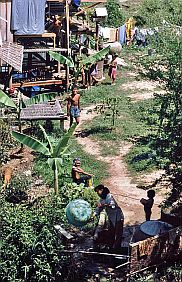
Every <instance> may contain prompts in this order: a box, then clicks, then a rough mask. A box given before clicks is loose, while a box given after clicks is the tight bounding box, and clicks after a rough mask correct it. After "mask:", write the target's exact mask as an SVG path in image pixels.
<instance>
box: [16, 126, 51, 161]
mask: <svg viewBox="0 0 182 282" xmlns="http://www.w3.org/2000/svg"><path fill="white" fill-rule="evenodd" d="M12 136H13V137H14V138H15V139H16V140H17V141H19V142H20V143H22V144H24V145H26V146H27V147H29V148H31V149H32V150H34V151H36V152H38V153H42V154H44V155H46V156H50V155H51V152H50V151H49V149H48V148H47V147H46V146H45V145H44V144H43V143H41V142H40V141H39V140H37V139H35V138H32V137H30V136H28V135H25V134H23V133H19V132H17V131H12Z"/></svg>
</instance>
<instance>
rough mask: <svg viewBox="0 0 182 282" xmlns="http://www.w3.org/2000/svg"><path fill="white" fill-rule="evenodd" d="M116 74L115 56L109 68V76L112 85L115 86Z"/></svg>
mask: <svg viewBox="0 0 182 282" xmlns="http://www.w3.org/2000/svg"><path fill="white" fill-rule="evenodd" d="M116 73H117V55H114V57H113V60H112V62H111V64H110V67H109V76H110V78H111V79H112V84H113V85H115V81H116Z"/></svg>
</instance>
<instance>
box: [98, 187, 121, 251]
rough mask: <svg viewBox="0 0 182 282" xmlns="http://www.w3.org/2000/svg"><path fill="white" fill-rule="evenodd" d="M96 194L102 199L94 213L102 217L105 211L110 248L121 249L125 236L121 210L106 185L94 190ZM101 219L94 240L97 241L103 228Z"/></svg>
mask: <svg viewBox="0 0 182 282" xmlns="http://www.w3.org/2000/svg"><path fill="white" fill-rule="evenodd" d="M94 190H95V192H96V193H97V194H98V196H99V197H100V201H99V203H98V206H97V208H96V209H95V211H94V215H95V216H98V215H100V216H102V218H103V211H105V215H107V218H108V221H109V233H110V239H111V240H110V243H109V247H111V248H112V249H116V250H117V249H119V248H120V247H121V241H122V234H123V224H124V215H123V212H122V210H121V208H120V207H119V206H118V204H117V203H116V201H115V199H114V197H113V196H112V194H111V193H110V191H109V189H108V188H107V187H105V186H104V185H102V184H100V185H98V186H96V187H95V188H94ZM102 218H100V219H99V223H98V226H97V228H96V231H95V234H94V240H95V241H97V239H98V236H99V232H100V231H101V230H102V228H103V220H102Z"/></svg>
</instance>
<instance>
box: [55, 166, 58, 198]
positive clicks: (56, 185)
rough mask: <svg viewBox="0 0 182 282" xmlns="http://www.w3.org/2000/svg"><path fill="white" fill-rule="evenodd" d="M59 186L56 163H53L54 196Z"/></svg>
mask: <svg viewBox="0 0 182 282" xmlns="http://www.w3.org/2000/svg"><path fill="white" fill-rule="evenodd" d="M58 188H59V185H58V167H57V164H56V162H55V163H54V192H55V194H56V195H58V194H59V189H58Z"/></svg>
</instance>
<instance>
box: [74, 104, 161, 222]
mask: <svg viewBox="0 0 182 282" xmlns="http://www.w3.org/2000/svg"><path fill="white" fill-rule="evenodd" d="M93 108H94V106H91V107H89V108H85V109H83V110H82V112H81V123H80V125H79V127H78V128H77V130H78V131H80V130H81V129H82V128H83V125H84V122H85V121H88V120H91V119H92V118H94V116H95V113H93V112H91V111H90V110H91V109H93ZM77 141H78V143H79V144H80V145H82V147H83V149H84V150H85V151H86V152H87V153H89V154H91V155H94V156H95V158H96V159H97V160H100V161H103V162H106V163H107V167H108V170H109V173H110V177H109V178H108V179H105V180H104V182H103V183H104V185H106V186H107V187H108V188H109V189H110V190H111V192H112V194H113V195H114V197H115V199H116V200H117V202H118V203H119V205H120V206H121V208H122V210H123V212H124V215H125V224H128V225H133V224H137V223H141V222H143V221H145V217H144V211H143V207H142V205H141V204H140V199H141V198H142V197H146V191H144V190H143V189H140V188H138V187H137V185H136V183H132V178H131V177H130V176H129V173H128V171H127V167H126V165H125V163H124V160H123V157H124V155H125V154H127V152H128V151H129V150H130V148H131V144H130V143H124V142H122V143H121V144H120V148H119V151H120V153H119V155H118V156H109V157H108V156H107V157H103V156H101V154H100V146H99V143H97V142H95V141H93V140H92V139H91V138H90V137H82V136H81V134H79V135H78V137H77ZM93 173H94V172H93ZM161 173H162V172H161ZM158 175H159V173H158ZM155 176H156V175H155V174H154V175H153V180H155V178H154V177H155ZM149 179H150V181H151V178H149ZM163 198H164V197H163V195H162V193H158V194H157V197H156V200H155V205H154V207H153V212H152V219H158V218H159V217H160V208H159V207H158V205H159V204H160V203H161V202H162V200H163Z"/></svg>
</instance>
